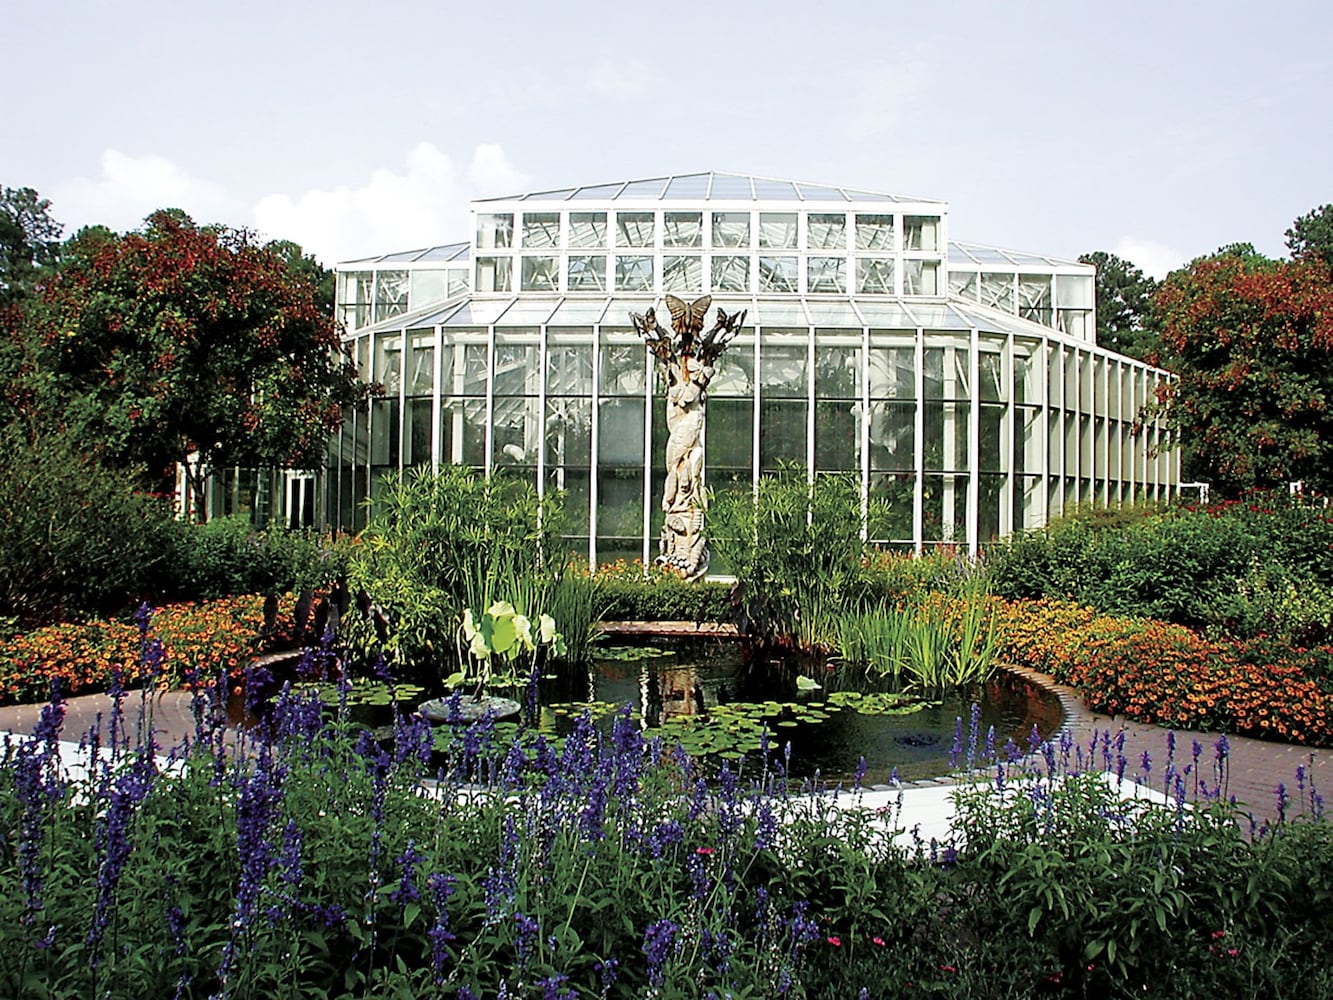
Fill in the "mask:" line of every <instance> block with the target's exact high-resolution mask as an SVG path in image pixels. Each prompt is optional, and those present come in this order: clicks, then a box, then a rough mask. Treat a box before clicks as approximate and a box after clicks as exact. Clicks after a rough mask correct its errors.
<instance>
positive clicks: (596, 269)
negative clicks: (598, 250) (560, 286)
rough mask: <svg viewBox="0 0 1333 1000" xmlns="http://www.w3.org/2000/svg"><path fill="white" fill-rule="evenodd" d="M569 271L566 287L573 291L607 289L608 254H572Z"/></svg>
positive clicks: (566, 277) (566, 275)
mask: <svg viewBox="0 0 1333 1000" xmlns="http://www.w3.org/2000/svg"><path fill="white" fill-rule="evenodd" d="M568 268H569V269H568V271H567V272H566V274H565V279H566V285H565V287H566V288H567V289H568V290H569V291H571V292H604V291H606V256H605V255H603V254H598V255H597V256H593V257H580V256H575V255H571V256H570V258H569V264H568Z"/></svg>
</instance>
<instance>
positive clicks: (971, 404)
mask: <svg viewBox="0 0 1333 1000" xmlns="http://www.w3.org/2000/svg"><path fill="white" fill-rule="evenodd" d="M967 381H968V383H969V385H968V419H967V425H968V426H967V471H968V476H967V521H966V535H967V554H968V555H969V556H976V554H977V546H978V544H979V540H980V534H981V524H980V522H981V331H980V330H978V329H977V328H976V327H975V326H974V327H972V331H971V333H970V334H969V335H968V343H967Z"/></svg>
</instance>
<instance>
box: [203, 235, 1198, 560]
mask: <svg viewBox="0 0 1333 1000" xmlns="http://www.w3.org/2000/svg"><path fill="white" fill-rule="evenodd" d="M674 225H675V226H676V229H675V232H676V235H675V236H674V237H673V239H678V240H681V241H684V242H688V241H690V240H693V239H695V238H696V235H697V233H696V228H695V227H694V222H693V220H676V221H675V223H674ZM770 225H771V227H772V228H773V229H774V230H775V232H774V233H772V234H771V235H770V236H769V237H767V238H770V239H772V240H774V241H778V240H782V239H785V238H786V237H785V236H784V235H783V233H782V231H780V230H778V223H777V222H776V221H774V222H771V223H770ZM719 231H721V232H723V233H724V235H725V234H727V233H730V234H731V235H726V236H725V238H727V239H733V240H736V241H742V240H744V239H750V240H751V241H752V242H757V241H758V239H759V236H756V234H755V232H754V231H753V230H751V231H750V232H749V233H748V234H746V233H743V232H742V230H741V227H740V224H739V223H737V222H735V221H734V220H729V219H726V218H723V219H716V218H713V219H708V220H707V222H706V224H704V225H703V232H705V233H711V234H712V235H713V236H714V237H715V238H716V234H717V233H718V232H719ZM523 232H526V231H521V232H520V236H521V237H522V238H527V237H526V236H523ZM762 232H763V231H762V230H761V231H760V235H762ZM880 232H881V234H882V231H880ZM872 237H873V238H881V237H878V236H875V233H874V232H872V233H868V234H864V238H866V239H871V238H872ZM532 238H533V239H537V238H539V237H536V236H534V237H532ZM588 238H589V239H592V238H595V236H589V237H588ZM896 238H897V236H896V234H895V239H896ZM913 239H914V240H915V239H920V240H921V241H922V242H928V236H927V235H925V234H922V235H921V236H920V237H916V236H914V237H913ZM1010 287H1011V289H1014V290H1016V289H1017V288H1018V285H1017V283H1016V282H1013V281H1011V282H1010ZM846 301H847V300H844V303H843V304H842V305H838V304H837V303H830V302H821V301H813V300H812V301H810V302H808V303H804V304H797V303H791V302H790V301H773V300H766V299H754V300H750V301H749V302H748V306H747V307H748V308H749V309H750V310H751V311H752V312H751V314H752V315H754V316H757V317H758V318H759V322H755V323H753V324H750V323H747V325H746V327H745V328H744V329H743V331H742V333H741V335H740V336H739V337H738V338H737V339H736V340H735V341H734V342H733V343H732V345H731V346H730V348H729V349H728V350H727V351H726V353H724V354H723V355H722V356H721V358H720V359H719V361H718V362H717V365H716V371H715V373H714V375H713V380H712V383H711V384H710V386H709V402H708V411H707V412H708V419H707V424H706V427H705V432H704V442H705V454H706V462H707V465H706V485H707V486H708V488H709V489H710V490H711V491H712V492H713V494H714V495H717V494H720V493H723V492H726V491H734V490H741V491H745V490H749V489H752V488H753V485H754V483H755V481H756V478H757V477H759V476H763V475H768V474H772V473H775V472H777V471H779V470H788V471H790V470H795V471H796V472H797V473H798V474H801V475H805V476H807V477H808V478H810V479H813V478H814V477H815V476H817V475H824V474H846V475H851V476H853V477H855V478H856V479H857V480H858V481H859V482H860V483H861V488H862V490H863V495H864V496H865V497H866V499H867V501H868V509H869V510H870V512H871V519H870V521H869V522H868V523H867V532H868V537H869V538H870V539H871V540H872V541H874V542H876V543H878V544H883V545H889V546H894V547H898V548H903V549H913V550H918V551H919V550H920V549H922V548H924V547H927V546H932V545H943V544H949V545H957V546H959V547H962V548H965V549H967V550H968V551H973V552H975V551H977V550H979V549H980V548H983V547H984V546H985V545H986V544H987V543H988V542H989V541H990V540H991V539H992V538H995V537H998V536H1002V535H1005V534H1008V533H1010V532H1012V531H1015V530H1019V529H1023V528H1033V527H1037V526H1039V525H1041V524H1042V523H1044V522H1045V521H1046V520H1047V519H1048V518H1049V517H1051V516H1055V515H1058V514H1059V513H1061V512H1062V511H1064V510H1066V509H1068V508H1069V507H1070V506H1071V505H1073V504H1078V503H1082V502H1098V503H1107V504H1116V503H1128V502H1132V501H1135V500H1139V499H1144V498H1153V497H1166V496H1168V495H1170V493H1171V491H1172V490H1173V488H1174V484H1175V482H1176V480H1177V471H1178V470H1177V461H1178V459H1177V458H1176V455H1175V452H1174V451H1172V450H1170V449H1163V450H1162V451H1160V452H1156V451H1153V450H1151V449H1155V448H1157V447H1158V446H1159V444H1160V442H1161V439H1162V438H1161V435H1162V431H1161V430H1160V428H1158V427H1157V425H1156V424H1155V423H1154V422H1153V420H1152V419H1151V417H1149V416H1148V415H1146V414H1145V412H1144V405H1145V404H1146V403H1147V402H1148V401H1150V400H1151V399H1152V398H1153V394H1154V391H1155V387H1156V385H1157V384H1158V382H1160V381H1161V380H1162V379H1164V378H1167V377H1168V376H1167V375H1166V373H1164V372H1161V371H1159V370H1157V369H1152V368H1149V367H1147V366H1146V365H1143V364H1141V363H1140V362H1137V361H1133V360H1131V359H1127V358H1120V357H1119V356H1117V355H1114V354H1110V353H1109V352H1106V351H1104V350H1101V349H1099V348H1096V347H1095V346H1092V345H1084V344H1079V343H1078V342H1075V341H1072V340H1070V339H1068V338H1062V337H1061V336H1060V335H1058V334H1056V333H1054V331H1050V332H1046V331H1044V330H1043V329H1042V328H1041V327H1039V326H1037V325H1035V324H1033V323H1025V322H1024V321H1022V320H1021V319H1018V318H1015V319H1014V321H1013V323H1014V327H1013V328H1012V329H1008V330H1006V329H992V328H986V327H983V326H981V325H973V326H971V327H970V328H968V326H967V324H965V323H960V324H959V325H958V326H957V327H956V328H952V329H950V328H946V327H944V326H940V325H937V324H936V323H934V322H932V325H931V326H916V327H913V326H911V325H909V324H905V323H902V322H900V321H890V322H882V321H880V320H877V319H876V317H877V316H878V314H876V313H874V310H872V309H870V308H869V307H866V306H864V305H862V306H860V307H859V311H860V313H862V314H866V315H867V316H869V317H870V319H871V322H869V323H866V324H864V325H856V324H857V323H858V319H857V315H858V313H856V312H853V311H852V310H851V309H849V308H847V307H846ZM643 304H644V303H641V302H635V301H627V302H623V303H622V302H612V303H608V304H607V305H606V307H605V308H604V309H603V307H602V306H600V305H599V306H597V307H596V308H595V309H591V310H589V309H586V308H585V311H584V314H585V315H597V316H601V315H602V313H603V312H605V313H606V314H607V318H606V319H605V321H601V322H588V321H587V320H586V319H585V320H584V321H583V322H581V323H578V324H571V325H564V324H562V323H561V322H560V321H559V320H560V317H561V315H562V312H561V310H562V309H565V308H567V307H566V306H562V305H560V304H559V303H558V302H557V301H552V302H551V303H550V306H549V309H548V308H547V307H546V306H544V305H541V304H540V303H537V304H534V305H533V306H532V308H531V309H525V310H523V311H522V315H524V316H533V315H538V314H540V315H543V316H550V317H551V318H550V321H548V322H546V323H539V324H537V325H535V326H532V325H518V324H515V325H505V323H504V322H503V315H504V313H505V312H506V311H508V312H510V313H514V314H518V312H519V310H517V309H504V308H501V309H497V310H496V311H495V313H494V314H495V315H499V316H500V317H501V320H500V321H499V322H495V323H488V324H486V325H472V324H469V323H468V322H466V319H467V315H468V313H467V312H466V310H464V311H462V312H460V314H459V315H460V317H461V320H460V321H459V322H458V323H457V325H454V323H453V322H452V321H450V320H445V321H442V322H440V323H439V324H438V325H435V326H431V327H420V328H417V327H409V328H405V329H402V330H396V331H395V330H383V329H376V330H373V331H370V332H368V333H366V334H363V335H361V336H356V337H354V338H352V339H353V341H354V346H353V355H354V357H356V359H357V361H358V364H359V365H360V366H361V367H362V370H363V372H364V373H365V374H366V376H367V377H368V378H370V379H372V380H374V381H376V382H378V383H379V385H380V386H381V387H382V388H383V394H382V395H381V396H379V397H378V398H376V399H374V400H372V401H371V403H370V404H369V405H368V406H367V407H366V408H365V409H363V410H361V411H358V412H355V413H351V414H349V415H348V419H347V422H346V424H345V425H344V427H343V429H342V431H341V432H340V433H339V434H338V435H337V436H336V437H335V439H334V442H333V444H332V445H331V448H330V453H329V462H328V467H327V470H326V478H327V485H326V486H325V489H324V497H325V507H326V512H327V520H328V521H329V523H333V524H338V525H341V526H343V527H348V528H356V527H359V526H360V523H361V522H360V518H361V517H362V516H363V511H362V508H361V507H360V506H359V504H360V503H361V501H362V500H363V499H364V498H365V496H366V495H367V493H368V492H369V493H370V494H372V495H373V494H374V492H375V490H376V488H377V484H378V483H380V482H381V481H382V479H383V477H384V476H385V475H387V474H388V473H390V472H393V471H396V470H398V469H403V468H407V467H409V466H414V465H426V464H431V465H438V464H440V463H446V462H455V463H462V464H466V465H470V466H474V467H476V468H479V469H485V470H489V471H493V472H501V473H503V474H506V475H514V476H519V477H522V478H524V479H525V480H528V481H530V482H533V483H534V484H536V485H538V486H539V488H540V489H541V490H543V491H559V492H560V493H561V494H562V495H563V497H564V501H565V508H566V511H567V520H566V526H565V533H566V537H567V541H568V544H569V547H570V550H571V551H574V552H577V553H578V554H579V555H581V556H582V555H585V554H586V555H587V557H588V558H590V559H592V560H596V561H598V562H607V561H613V560H615V559H635V558H645V557H646V558H649V559H651V558H652V557H653V556H654V555H655V554H656V546H657V534H658V532H659V531H660V527H661V516H662V515H661V509H660V507H661V497H660V494H661V489H662V482H663V478H664V471H663V467H662V463H663V460H664V459H663V448H664V445H665V440H666V428H665V419H664V405H665V404H664V402H663V387H662V386H661V384H660V380H659V375H658V372H657V370H656V366H655V365H654V363H653V361H652V358H651V356H650V355H649V353H648V352H647V351H646V350H645V348H644V345H643V343H642V341H640V340H639V339H638V338H637V337H636V336H635V335H634V333H633V332H632V330H631V329H630V328H629V325H628V323H626V322H624V321H621V320H617V319H616V318H615V316H616V314H617V313H622V312H627V311H628V307H629V306H640V305H643ZM798 305H799V308H798ZM621 306H625V307H626V309H623V310H622V309H621V308H620V307H621ZM729 311H730V310H729ZM894 315H895V316H897V317H898V320H901V319H905V318H907V316H908V314H907V313H905V312H903V311H902V310H901V309H899V310H898V311H897V312H896V313H894ZM923 315H924V314H923ZM765 316H767V317H768V318H769V319H770V320H771V321H772V322H771V323H768V324H765V323H764V322H763V319H764V317H765ZM799 316H808V317H810V319H809V321H808V322H805V323H802V322H801V321H800V320H799V319H798V317H799ZM948 316H952V318H953V319H963V318H965V317H964V316H963V314H961V313H958V312H956V311H951V312H948V313H947V316H946V312H945V311H941V312H940V313H939V314H938V315H935V314H932V317H931V318H932V319H938V320H943V319H946V318H948ZM977 316H978V317H982V316H988V317H989V316H993V314H985V313H982V312H978V313H977ZM886 317H887V314H886ZM228 488H229V489H230V490H232V492H237V491H238V488H237V487H235V486H229V487H228ZM869 501H873V502H869ZM715 570H717V571H722V570H723V568H722V567H720V566H715Z"/></svg>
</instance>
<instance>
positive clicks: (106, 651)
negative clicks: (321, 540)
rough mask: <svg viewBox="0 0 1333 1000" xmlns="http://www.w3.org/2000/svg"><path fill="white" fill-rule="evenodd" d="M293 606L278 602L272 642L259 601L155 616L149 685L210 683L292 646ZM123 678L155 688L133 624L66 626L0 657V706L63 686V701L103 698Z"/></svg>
mask: <svg viewBox="0 0 1333 1000" xmlns="http://www.w3.org/2000/svg"><path fill="white" fill-rule="evenodd" d="M294 604H295V600H294V598H293V597H291V596H290V595H288V596H287V597H285V598H283V599H282V600H280V601H279V610H278V617H277V622H276V625H275V628H274V630H273V634H272V635H269V636H264V635H263V634H262V633H263V625H264V598H263V597H262V596H259V595H247V596H243V597H228V598H223V599H221V600H216V601H203V602H198V603H186V604H168V605H166V606H164V607H162V608H159V609H157V610H156V611H154V612H153V615H152V624H151V630H150V633H149V638H150V639H154V638H155V639H157V640H158V641H160V642H161V644H162V662H161V667H160V669H159V670H157V671H155V673H156V675H157V676H156V677H154V678H151V680H152V681H153V682H154V683H156V684H158V685H159V686H161V687H173V686H179V685H180V684H182V683H184V682H185V681H186V679H187V678H188V677H190V676H191V675H192V674H193V673H198V674H199V675H201V676H203V677H206V678H209V679H212V678H215V677H217V675H218V673H219V672H220V670H221V669H223V668H225V669H226V671H227V673H228V675H229V676H235V675H237V674H239V672H240V671H241V670H243V669H244V668H245V665H246V663H247V662H248V661H249V659H250V657H252V656H253V655H254V654H255V653H256V652H259V651H261V649H263V648H272V647H273V646H275V645H276V644H280V643H282V642H283V641H286V640H289V639H290V636H291V632H292V611H293V607H294ZM117 670H119V672H120V676H121V682H122V684H124V685H126V686H132V685H136V684H141V683H143V682H145V681H146V680H150V678H148V677H147V676H146V673H147V671H146V670H145V667H144V664H143V662H142V659H141V655H140V635H139V628H138V626H137V625H135V624H134V623H133V622H124V621H107V620H93V621H89V622H83V623H72V622H66V623H62V624H59V625H49V626H47V627H45V628H39V629H35V630H34V631H32V632H27V633H24V634H22V635H17V636H14V637H13V638H12V639H10V640H9V642H8V643H7V645H6V647H5V648H4V649H3V650H2V651H0V703H6V704H9V703H15V702H25V701H38V700H42V699H45V698H46V697H48V696H49V694H50V691H51V681H52V680H55V679H59V680H60V682H61V685H60V689H61V692H62V693H63V694H65V695H74V694H85V693H87V692H90V691H102V690H106V689H107V688H109V687H110V686H111V683H112V680H113V678H114V676H115V673H116V671H117Z"/></svg>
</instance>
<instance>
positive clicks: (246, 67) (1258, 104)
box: [0, 0, 1333, 276]
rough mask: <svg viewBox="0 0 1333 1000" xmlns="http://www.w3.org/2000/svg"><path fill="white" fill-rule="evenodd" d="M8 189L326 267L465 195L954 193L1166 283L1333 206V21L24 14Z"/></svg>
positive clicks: (530, 8) (984, 229) (242, 2)
mask: <svg viewBox="0 0 1333 1000" xmlns="http://www.w3.org/2000/svg"><path fill="white" fill-rule="evenodd" d="M3 11H4V17H3V19H2V22H0V23H3V29H2V30H3V34H4V36H5V44H4V49H5V56H4V59H3V60H0V89H2V90H3V92H4V93H5V94H6V100H5V101H4V102H0V185H4V186H6V187H31V188H35V189H36V190H37V191H38V193H39V194H40V195H41V196H43V197H45V198H47V199H49V200H50V202H51V210H50V211H51V215H52V216H53V217H54V218H55V219H56V220H57V221H59V222H61V223H63V224H64V226H65V233H66V235H71V234H72V233H73V232H74V231H76V230H77V229H78V228H79V227H81V226H84V225H89V224H98V223H100V224H103V225H107V226H110V227H111V228H113V229H116V230H118V231H125V230H129V229H133V228H136V227H137V226H139V225H140V224H141V222H142V220H143V219H144V217H145V216H147V215H148V214H149V213H150V212H152V211H154V210H155V209H158V208H165V207H173V208H181V209H184V210H185V211H186V212H188V213H189V214H190V215H191V216H192V217H194V219H195V220H196V221H197V222H200V223H204V222H217V223H224V224H227V225H230V226H235V227H247V228H251V229H254V230H256V231H257V232H258V233H259V234H260V235H261V236H262V237H264V238H272V239H291V240H294V241H296V242H298V243H300V244H302V245H303V246H304V247H305V248H306V249H307V250H308V251H310V252H312V253H314V254H315V255H316V256H317V257H319V258H320V260H321V261H322V262H324V263H325V264H327V265H331V264H333V263H334V262H336V261H340V260H347V259H352V258H357V257H366V256H371V255H375V254H380V253H389V252H395V251H399V250H407V249H412V248H415V247H423V246H430V245H434V244H439V243H450V242H458V241H463V240H466V239H467V238H468V231H469V218H468V211H469V201H470V200H471V199H472V198H477V197H488V196H497V195H508V194H518V193H522V192H525V191H539V190H547V189H551V188H561V187H569V186H575V185H580V184H597V183H603V182H611V181H618V180H627V179H631V178H642V177H655V176H661V175H664V174H669V173H692V172H696V171H702V170H722V171H733V172H738V173H750V174H756V175H760V176H766V177H777V178H786V179H794V180H805V181H812V182H818V183H826V184H833V185H841V186H845V187H855V188H862V189H867V190H872V191H883V192H890V193H894V194H905V195H916V196H920V197H925V198H931V199H936V200H942V201H947V202H948V203H949V220H950V221H949V226H950V234H951V237H952V238H954V239H961V240H966V241H970V242H977V243H986V244H991V245H995V246H1001V247H1006V248H1010V249H1016V250H1027V251H1034V252H1038V253H1045V254H1050V255H1054V256H1058V257H1066V258H1073V257H1075V256H1077V255H1078V254H1080V253H1084V252H1090V251H1093V250H1107V251H1110V252H1113V253H1117V254H1119V255H1120V256H1122V257H1125V258H1127V259H1128V260H1130V261H1132V262H1133V263H1135V264H1137V265H1138V266H1139V267H1141V268H1142V269H1143V270H1145V271H1146V272H1148V273H1150V274H1154V275H1157V276H1161V275H1163V274H1165V272H1166V271H1167V270H1169V269H1171V268H1173V267H1176V266H1178V265H1180V264H1183V263H1185V262H1186V261H1188V260H1189V259H1190V258H1192V257H1195V256H1197V255H1199V254H1203V253H1207V252H1209V251H1211V250H1213V249H1215V248H1216V247H1218V246H1221V245H1223V244H1226V243H1233V242H1242V241H1248V242H1251V243H1253V244H1254V245H1255V246H1256V247H1257V248H1258V249H1259V250H1260V251H1262V252H1265V253H1268V254H1270V255H1273V256H1278V255H1281V254H1283V253H1285V240H1284V235H1283V234H1284V232H1285V230H1286V229H1287V228H1288V227H1289V226H1290V225H1291V223H1292V221H1293V220H1294V219H1295V218H1297V217H1298V216H1300V215H1303V214H1305V213H1306V212H1309V211H1311V210H1312V209H1314V208H1316V207H1318V206H1320V205H1323V204H1327V203H1329V202H1333V129H1330V128H1329V113H1330V112H1329V108H1330V97H1333V56H1331V55H1330V51H1333V49H1331V47H1330V44H1329V40H1330V39H1333V4H1327V3H1325V2H1287V0H1276V2H1269V3H1265V4H1256V3H1253V2H1245V3H1236V2H1231V0H1219V2H1213V3H1195V2H1192V0H1156V2H1151V3H1149V2H1138V0H1122V2H1120V3H1116V4H1105V3H1099V4H1095V5H1094V4H1091V3H1087V2H1083V0H1062V2H1024V0H1010V2H1008V3H996V2H993V0H989V2H982V0H975V2H948V0H937V2H932V3H927V2H924V0H916V2H914V3H910V4H908V3H902V2H900V0H878V2H865V3H851V2H839V0H822V2H805V3H795V2H790V0H769V2H766V3H763V4H759V3H753V2H749V0H731V2H727V3H723V2H718V0H714V2H712V3H701V2H694V0H677V2H675V3H626V2H620V3H615V4H607V3H596V2H587V0H582V2H575V3H562V4H551V3H530V2H527V0H504V2H501V3H486V4H478V3H470V4H461V3H450V2H448V0H429V2H427V0H421V2H411V3H409V2H400V0H377V2H373V3H372V2H367V0H361V2H357V3H350V2H344V0H324V2H321V3H318V4H315V3H294V2H287V0H267V2H263V3H259V2H252V0H229V2H228V3H225V4H198V3H190V2H183V0H170V2H156V0H122V2H119V3H111V2H109V0H101V2H94V0H4V6H3Z"/></svg>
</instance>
